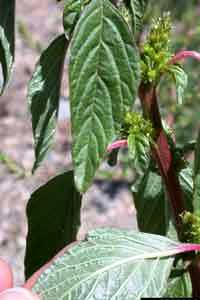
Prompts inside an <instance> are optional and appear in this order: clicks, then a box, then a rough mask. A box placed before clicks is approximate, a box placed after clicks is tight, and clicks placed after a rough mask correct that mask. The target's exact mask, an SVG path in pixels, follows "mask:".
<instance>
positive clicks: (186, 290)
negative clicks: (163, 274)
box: [165, 273, 192, 298]
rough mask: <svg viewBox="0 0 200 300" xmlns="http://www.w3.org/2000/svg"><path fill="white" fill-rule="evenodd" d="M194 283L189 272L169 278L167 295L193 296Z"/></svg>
mask: <svg viewBox="0 0 200 300" xmlns="http://www.w3.org/2000/svg"><path fill="white" fill-rule="evenodd" d="M191 296H192V285H191V280H190V277H189V274H188V273H183V274H182V275H179V276H177V277H175V278H172V279H170V280H169V284H168V287H167V292H166V294H165V297H171V298H173V297H191Z"/></svg>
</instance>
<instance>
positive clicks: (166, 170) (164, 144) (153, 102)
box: [139, 83, 200, 297]
mask: <svg viewBox="0 0 200 300" xmlns="http://www.w3.org/2000/svg"><path fill="white" fill-rule="evenodd" d="M139 97H140V101H141V104H142V108H143V114H144V117H145V118H147V119H149V120H151V122H152V125H153V127H154V130H155V139H154V142H155V144H154V145H153V146H152V156H153V158H154V160H155V161H156V163H157V165H158V167H159V171H160V174H161V176H162V179H163V182H164V184H165V188H166V191H167V194H168V199H169V202H170V205H171V207H172V211H173V215H174V220H175V224H176V230H177V233H178V236H179V238H181V223H182V220H181V216H180V215H181V213H183V212H184V211H185V208H184V201H183V194H182V189H181V186H180V182H179V178H178V174H177V172H176V169H175V166H174V159H173V152H172V150H171V149H170V145H169V142H168V139H167V136H166V134H165V132H164V130H163V126H162V121H161V116H160V111H159V107H158V102H157V95H156V86H154V85H153V84H144V83H141V85H140V88H139ZM188 270H189V272H190V277H191V281H192V288H193V297H199V296H200V259H196V260H195V261H193V262H192V264H191V265H190V267H189V269H188Z"/></svg>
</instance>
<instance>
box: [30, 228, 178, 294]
mask: <svg viewBox="0 0 200 300" xmlns="http://www.w3.org/2000/svg"><path fill="white" fill-rule="evenodd" d="M177 245H178V244H177V243H175V242H173V241H171V240H169V239H168V238H166V237H161V236H158V235H149V234H144V233H140V232H133V231H126V230H118V229H97V230H95V231H92V232H90V233H89V235H88V237H87V240H86V241H84V242H82V243H80V244H79V245H76V246H74V247H72V248H71V249H70V250H68V252H66V253H65V254H64V255H63V256H61V257H59V258H58V259H56V260H55V261H54V263H53V264H52V265H51V266H50V267H49V268H48V269H47V270H46V271H45V272H44V273H43V274H42V275H41V276H40V277H39V279H38V280H37V282H36V284H35V286H34V287H33V290H34V292H36V293H38V294H39V295H40V296H41V297H42V299H43V300H50V299H70V300H83V299H84V300H86V299H87V300H93V299H95V300H108V299H109V300H132V299H140V298H142V297H161V296H162V295H164V294H165V292H166V287H167V279H168V277H169V274H170V270H171V267H172V264H173V258H172V257H165V256H166V255H167V253H170V252H173V250H174V249H175V248H176V247H177ZM168 255H169V254H168Z"/></svg>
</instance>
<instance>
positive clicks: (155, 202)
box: [134, 169, 170, 235]
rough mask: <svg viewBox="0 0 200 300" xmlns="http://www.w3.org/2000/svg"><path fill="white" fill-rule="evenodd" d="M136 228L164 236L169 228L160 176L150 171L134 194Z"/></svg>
mask: <svg viewBox="0 0 200 300" xmlns="http://www.w3.org/2000/svg"><path fill="white" fill-rule="evenodd" d="M134 202H135V207H136V211H137V222H138V227H139V229H140V230H141V231H143V232H149V233H155V234H161V235H166V234H167V231H168V228H169V220H170V216H169V205H168V201H167V199H166V197H165V192H164V188H163V184H162V179H161V177H160V175H158V174H157V173H154V172H152V171H151V170H150V169H149V170H148V171H147V172H146V173H145V175H144V177H143V178H142V180H141V182H140V184H139V186H138V189H137V191H136V192H135V193H134Z"/></svg>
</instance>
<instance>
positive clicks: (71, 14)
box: [63, 0, 83, 39]
mask: <svg viewBox="0 0 200 300" xmlns="http://www.w3.org/2000/svg"><path fill="white" fill-rule="evenodd" d="M82 2H83V0H67V1H65V7H64V11H63V27H64V30H65V34H66V37H67V38H68V39H69V38H70V37H71V33H72V31H73V29H74V26H75V25H76V22H77V20H78V18H79V16H80V14H81V10H82Z"/></svg>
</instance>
